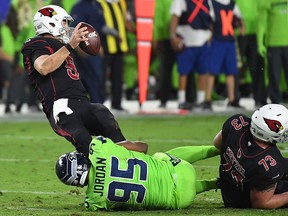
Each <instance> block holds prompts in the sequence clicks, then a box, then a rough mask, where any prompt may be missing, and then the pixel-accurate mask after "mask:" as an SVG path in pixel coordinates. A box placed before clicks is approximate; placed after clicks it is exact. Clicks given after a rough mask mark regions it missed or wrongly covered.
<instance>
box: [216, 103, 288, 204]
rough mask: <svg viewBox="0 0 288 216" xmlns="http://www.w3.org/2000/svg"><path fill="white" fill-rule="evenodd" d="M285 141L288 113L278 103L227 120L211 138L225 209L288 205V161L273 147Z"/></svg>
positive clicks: (287, 137) (286, 138)
mask: <svg viewBox="0 0 288 216" xmlns="http://www.w3.org/2000/svg"><path fill="white" fill-rule="evenodd" d="M287 140H288V110H287V108H286V107H284V106H282V105H280V104H268V105H265V106H263V107H261V108H259V109H258V110H256V111H255V112H254V113H253V115H252V118H248V117H247V116H245V115H242V114H237V115H234V116H232V117H230V118H229V119H228V120H226V122H225V123H224V125H223V128H222V130H221V131H220V132H219V133H218V134H217V135H216V136H215V138H214V144H215V146H216V147H217V148H218V149H219V150H220V155H221V165H220V169H219V173H220V178H219V182H218V183H219V187H220V188H221V193H222V198H223V201H224V205H225V207H232V208H260V209H275V208H281V207H285V206H288V181H287V173H288V161H287V159H286V158H284V157H283V156H282V154H281V152H280V150H279V149H278V148H277V146H276V143H284V142H287Z"/></svg>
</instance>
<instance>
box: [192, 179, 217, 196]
mask: <svg viewBox="0 0 288 216" xmlns="http://www.w3.org/2000/svg"><path fill="white" fill-rule="evenodd" d="M216 182H217V179H216V178H215V179H209V180H197V181H196V183H195V189H196V194H198V193H202V192H205V191H208V190H212V189H218V186H217V185H216Z"/></svg>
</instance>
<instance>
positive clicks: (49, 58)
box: [22, 5, 129, 156]
mask: <svg viewBox="0 0 288 216" xmlns="http://www.w3.org/2000/svg"><path fill="white" fill-rule="evenodd" d="M71 21H73V19H72V17H71V16H70V15H69V14H67V12H66V11H65V10H64V9H63V8H61V7H59V6H56V5H48V6H45V7H43V8H41V9H39V10H38V12H37V13H36V14H35V16H34V20H33V22H34V27H35V31H36V35H37V36H35V37H34V38H31V39H29V40H28V41H27V42H26V43H25V44H24V46H23V48H22V54H23V61H24V65H25V70H26V72H27V74H28V77H29V80H30V83H31V85H32V86H33V88H34V90H35V91H36V93H37V96H38V98H39V100H40V101H41V103H42V106H43V111H44V113H45V114H46V117H47V119H48V120H49V122H50V125H51V127H52V128H53V130H54V131H55V132H56V133H57V134H59V135H60V136H63V137H65V138H66V139H67V140H68V141H70V142H71V143H72V144H73V145H74V146H75V148H76V149H77V151H79V152H82V153H83V154H84V155H86V156H88V154H89V144H90V142H91V140H92V137H91V135H95V136H96V135H100V134H101V135H104V136H107V137H109V138H111V139H112V140H113V141H114V142H120V141H125V137H124V136H123V134H122V132H121V130H120V128H119V126H118V123H117V121H116V120H115V118H114V116H113V115H112V113H111V112H110V111H109V110H108V109H107V108H106V107H105V106H104V105H102V104H92V103H90V102H89V99H88V97H87V93H86V90H85V88H84V87H83V85H82V82H81V80H80V75H79V71H78V69H77V66H76V62H75V57H74V54H73V52H74V51H73V50H74V49H75V48H77V47H78V45H79V43H80V42H81V41H86V40H87V38H85V37H83V35H85V34H87V33H88V31H87V30H86V29H87V27H83V28H80V26H81V24H80V23H79V24H78V25H77V26H76V27H75V29H74V31H73V33H72V35H71V37H69V35H70V34H71V31H70V28H69V26H68V25H69V23H70V22H71ZM127 143H129V141H127Z"/></svg>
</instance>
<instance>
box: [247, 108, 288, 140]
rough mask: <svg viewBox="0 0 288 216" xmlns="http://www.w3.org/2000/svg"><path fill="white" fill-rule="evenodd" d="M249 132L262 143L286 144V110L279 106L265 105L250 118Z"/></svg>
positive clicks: (287, 134) (287, 135) (287, 129)
mask: <svg viewBox="0 0 288 216" xmlns="http://www.w3.org/2000/svg"><path fill="white" fill-rule="evenodd" d="M250 131H251V133H252V135H253V136H254V137H256V138H257V139H258V140H261V141H263V142H269V143H285V142H287V141H288V109H287V108H286V107H284V106H283V105H280V104H267V105H265V106H263V107H261V108H259V109H258V110H256V111H255V112H254V113H253V115H252V117H251V126H250Z"/></svg>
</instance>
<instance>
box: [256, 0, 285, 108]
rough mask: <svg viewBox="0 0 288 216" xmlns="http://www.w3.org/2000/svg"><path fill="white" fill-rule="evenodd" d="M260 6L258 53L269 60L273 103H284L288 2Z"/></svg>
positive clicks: (269, 1)
mask: <svg viewBox="0 0 288 216" xmlns="http://www.w3.org/2000/svg"><path fill="white" fill-rule="evenodd" d="M259 4H260V5H259V13H258V15H259V16H258V17H259V19H258V33H257V43H258V53H259V54H260V55H261V56H262V57H267V59H268V78H269V85H268V96H269V98H270V100H271V102H272V103H282V102H283V97H282V94H281V90H280V87H279V86H280V77H281V72H282V68H283V69H284V72H285V81H286V84H288V37H287V35H288V28H287V27H288V8H287V5H288V0H282V1H279V0H265V1H260V2H259Z"/></svg>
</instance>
